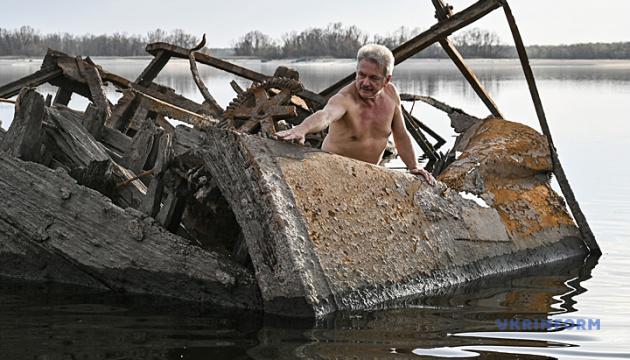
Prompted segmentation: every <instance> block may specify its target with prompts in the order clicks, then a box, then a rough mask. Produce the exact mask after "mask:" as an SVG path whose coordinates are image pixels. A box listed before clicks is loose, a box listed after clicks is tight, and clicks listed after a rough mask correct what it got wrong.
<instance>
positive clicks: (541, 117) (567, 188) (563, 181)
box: [502, 0, 601, 255]
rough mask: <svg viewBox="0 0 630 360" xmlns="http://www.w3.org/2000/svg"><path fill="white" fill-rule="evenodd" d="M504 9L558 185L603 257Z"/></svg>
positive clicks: (508, 11)
mask: <svg viewBox="0 0 630 360" xmlns="http://www.w3.org/2000/svg"><path fill="white" fill-rule="evenodd" d="M502 3H503V9H504V11H505V16H506V18H507V21H508V24H509V25H510V30H511V31H512V36H513V37H514V44H515V45H516V50H517V52H518V57H519V59H520V61H521V65H522V66H523V72H524V73H525V79H527V86H528V87H529V91H530V94H531V97H532V101H533V102H534V107H535V108H536V114H537V115H538V121H539V122H540V127H541V129H542V131H543V134H545V136H546V137H547V142H548V143H549V151H550V153H551V161H552V164H553V173H554V174H555V175H556V178H557V179H558V184H559V185H560V189H561V190H562V194H563V195H564V197H565V199H566V201H567V204H568V206H569V209H571V214H573V218H574V219H575V222H576V223H577V225H578V227H579V229H580V233H581V235H582V240H583V241H584V243H585V244H586V246H587V247H588V248H589V250H590V252H591V253H593V254H598V255H601V250H600V249H599V245H598V244H597V241H596V240H595V235H593V232H592V231H591V227H590V226H589V224H588V221H587V220H586V216H584V213H583V212H582V209H580V205H579V204H578V202H577V199H576V198H575V194H574V193H573V189H571V185H570V184H569V180H568V179H567V176H566V174H565V173H564V169H563V168H562V165H561V164H560V159H559V158H558V152H557V151H556V147H555V145H554V143H553V138H552V137H551V130H550V129H549V124H548V123H547V117H546V115H545V110H544V109H543V105H542V101H541V99H540V94H539V93H538V87H537V86H536V79H535V78H534V72H533V71H532V68H531V65H530V64H529V57H528V56H527V51H526V50H525V44H524V43H523V38H522V37H521V33H520V31H519V30H518V26H517V25H516V19H514V15H512V10H511V9H510V6H509V4H508V2H507V0H502Z"/></svg>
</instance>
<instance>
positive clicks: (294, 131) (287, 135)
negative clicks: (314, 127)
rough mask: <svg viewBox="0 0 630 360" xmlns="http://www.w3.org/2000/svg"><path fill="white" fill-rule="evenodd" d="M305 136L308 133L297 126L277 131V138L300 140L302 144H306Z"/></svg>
mask: <svg viewBox="0 0 630 360" xmlns="http://www.w3.org/2000/svg"><path fill="white" fill-rule="evenodd" d="M305 136H306V134H304V133H303V132H302V131H300V129H299V128H298V127H297V126H296V127H294V128H291V129H289V130H283V131H278V132H277V133H276V138H277V139H279V140H284V141H292V142H298V143H300V144H302V145H304V140H305Z"/></svg>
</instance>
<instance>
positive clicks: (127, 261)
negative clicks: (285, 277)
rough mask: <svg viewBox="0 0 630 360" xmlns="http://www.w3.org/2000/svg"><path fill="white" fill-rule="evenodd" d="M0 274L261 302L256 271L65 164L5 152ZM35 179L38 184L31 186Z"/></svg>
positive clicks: (231, 302) (243, 303)
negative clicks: (63, 168)
mask: <svg viewBox="0 0 630 360" xmlns="http://www.w3.org/2000/svg"><path fill="white" fill-rule="evenodd" d="M0 173H2V174H3V176H2V177H0V198H2V199H4V200H3V201H4V206H3V207H2V210H1V211H0V219H1V221H0V275H3V276H5V277H11V278H16V279H21V280H37V281H48V282H50V281H52V282H58V283H66V284H75V285H81V286H86V287H91V288H97V289H100V290H107V291H115V292H118V293H127V292H128V293H135V294H152V295H159V296H167V297H170V298H174V299H182V300H186V301H192V302H203V303H204V304H214V305H215V306H217V305H220V306H231V307H239V308H260V300H259V295H258V287H257V285H256V281H255V278H254V277H253V275H252V274H251V272H250V271H249V270H247V269H246V268H245V267H243V266H242V265H239V264H237V263H235V262H233V261H231V260H230V259H229V258H228V257H226V256H221V255H219V254H218V253H216V252H212V251H209V250H205V249H203V248H201V247H199V246H196V245H192V244H191V243H190V241H189V240H187V239H184V238H181V237H179V236H177V235H173V234H171V233H169V232H168V231H166V230H165V229H163V228H162V227H161V226H158V225H157V224H155V223H154V222H153V221H152V220H151V219H147V218H145V217H143V215H142V214H141V213H140V212H138V211H136V210H133V209H122V208H120V207H118V206H115V205H113V204H112V203H111V201H110V200H109V199H107V198H105V197H103V196H102V195H100V194H98V193H96V192H94V191H92V190H89V189H87V188H85V187H83V186H80V185H77V184H76V182H75V181H74V180H73V179H72V178H70V177H69V176H67V175H66V174H65V173H63V172H60V171H54V170H51V169H48V168H46V167H44V166H42V165H40V164H35V163H31V162H23V161H20V160H17V159H15V158H13V157H10V156H0ZM33 184H37V186H33Z"/></svg>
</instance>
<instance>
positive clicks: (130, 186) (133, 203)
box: [111, 162, 147, 209]
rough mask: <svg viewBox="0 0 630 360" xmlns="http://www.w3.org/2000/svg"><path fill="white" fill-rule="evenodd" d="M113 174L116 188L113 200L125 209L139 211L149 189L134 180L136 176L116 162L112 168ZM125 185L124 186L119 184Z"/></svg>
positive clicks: (112, 196)
mask: <svg viewBox="0 0 630 360" xmlns="http://www.w3.org/2000/svg"><path fill="white" fill-rule="evenodd" d="M112 174H113V178H114V181H115V183H116V187H115V188H114V189H113V192H112V194H111V199H112V201H113V202H114V204H116V205H118V206H120V207H121V208H123V209H126V208H128V207H130V208H134V209H138V208H139V207H140V205H141V204H142V201H143V200H144V197H145V196H146V193H147V187H146V185H144V183H143V182H142V181H140V180H132V181H130V180H131V179H133V178H134V177H136V175H135V174H134V173H133V172H132V171H130V170H129V169H126V168H124V167H123V166H120V165H118V164H117V163H116V162H114V163H113V166H112ZM121 183H124V186H119V185H118V184H121Z"/></svg>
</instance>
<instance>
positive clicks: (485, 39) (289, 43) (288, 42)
mask: <svg viewBox="0 0 630 360" xmlns="http://www.w3.org/2000/svg"><path fill="white" fill-rule="evenodd" d="M420 31H421V30H420V29H409V28H406V27H400V28H399V29H397V30H396V31H394V32H392V33H390V34H387V35H370V34H368V33H366V32H364V31H362V30H360V29H359V28H357V27H356V26H344V25H343V24H341V23H333V24H330V25H328V26H326V27H323V28H310V29H306V30H303V31H301V32H290V33H286V34H284V35H283V36H282V38H281V39H272V38H271V37H270V36H268V35H266V34H264V33H262V32H260V31H250V32H248V33H246V34H245V35H243V36H242V37H241V38H239V39H238V40H236V41H235V42H234V45H233V47H232V48H229V49H215V50H214V51H212V53H213V54H214V55H215V56H219V57H225V56H251V57H259V58H262V59H294V58H318V57H331V58H353V57H354V56H355V55H356V51H357V50H358V49H359V47H361V46H362V45H364V44H366V43H370V42H374V43H378V44H383V45H385V46H387V47H389V48H390V49H394V48H395V47H396V46H398V45H400V44H402V43H403V42H405V41H407V40H409V39H411V38H413V37H414V36H416V35H417V34H419V33H420ZM209 38H210V43H211V41H212V36H211V35H210V37H209ZM451 39H452V40H453V42H454V44H455V46H456V47H457V48H458V50H459V51H460V52H461V53H462V55H463V56H464V57H467V58H490V59H500V58H516V57H517V53H516V49H515V48H514V47H513V46H510V45H506V44H505V43H503V41H502V40H501V39H500V38H499V37H498V36H497V35H496V33H493V32H490V31H487V30H483V29H479V28H472V29H469V30H463V31H460V32H458V33H456V34H454V35H453V36H452V37H451ZM158 41H163V42H168V43H173V44H176V45H179V46H182V47H184V48H191V47H193V46H194V45H196V44H197V42H198V41H199V37H197V36H194V35H191V34H188V33H186V32H185V31H184V30H181V29H176V30H173V31H171V32H166V31H164V30H162V29H156V30H153V31H149V32H148V33H147V34H146V35H128V34H124V33H114V34H111V35H107V34H103V35H91V34H87V35H72V34H67V33H63V34H41V33H40V32H39V31H37V30H35V29H34V28H32V27H30V26H22V27H21V28H19V29H14V30H8V29H3V28H0V56H42V55H44V54H45V53H46V51H47V49H48V48H52V49H55V50H59V51H63V52H65V53H68V54H71V55H85V56H87V55H89V56H141V55H147V53H146V52H145V50H144V49H145V46H146V44H148V43H152V42H158ZM527 51H528V54H529V56H530V57H531V58H534V59H630V42H617V43H584V44H570V45H533V46H528V47H527ZM415 57H417V58H446V57H448V56H447V55H446V53H445V52H444V51H443V50H442V48H441V47H440V46H439V45H438V44H434V45H432V46H430V47H428V48H427V49H425V50H423V51H422V52H420V53H419V54H417V55H416V56H415Z"/></svg>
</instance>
